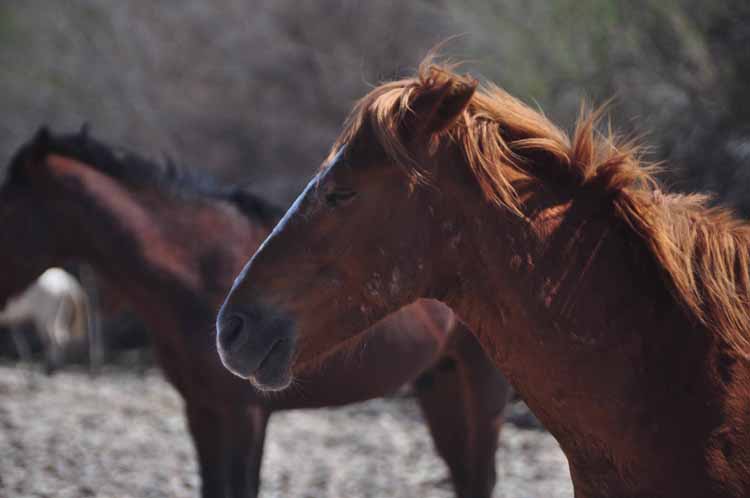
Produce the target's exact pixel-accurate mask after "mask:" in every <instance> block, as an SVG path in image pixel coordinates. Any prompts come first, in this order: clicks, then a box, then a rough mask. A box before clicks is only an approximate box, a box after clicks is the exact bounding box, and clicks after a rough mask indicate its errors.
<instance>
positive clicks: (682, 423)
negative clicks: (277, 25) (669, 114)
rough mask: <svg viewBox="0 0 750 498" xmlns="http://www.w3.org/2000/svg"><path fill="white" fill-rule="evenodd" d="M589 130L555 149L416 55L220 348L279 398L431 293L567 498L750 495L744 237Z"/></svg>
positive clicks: (320, 185) (232, 308) (247, 296)
mask: <svg viewBox="0 0 750 498" xmlns="http://www.w3.org/2000/svg"><path fill="white" fill-rule="evenodd" d="M597 116H598V113H584V114H583V115H582V116H581V118H580V120H579V122H578V125H577V128H576V130H575V133H574V135H573V136H572V137H568V136H567V135H566V134H565V133H563V132H562V131H560V130H559V129H558V128H557V127H555V126H554V125H553V124H552V123H551V122H550V121H548V120H547V119H546V118H545V117H544V116H542V115H541V114H540V113H538V112H536V111H534V110H532V109H531V108H529V107H527V106H526V105H524V104H522V103H520V102H519V101H518V100H516V99H514V98H513V97H511V96H510V95H508V94H507V93H505V92H504V91H502V90H500V89H498V88H497V87H494V86H489V87H488V88H478V84H477V82H476V81H475V80H473V79H471V78H470V77H467V76H464V75H460V74H456V73H455V72H453V70H452V69H451V68H449V67H445V66H440V65H436V64H431V63H430V62H429V61H427V62H425V63H423V64H422V66H421V68H420V71H419V74H418V75H417V76H415V77H413V78H407V79H403V80H400V81H394V82H390V83H385V84H383V85H381V86H378V87H376V88H375V89H373V90H372V91H371V92H370V93H369V94H368V95H367V96H365V97H364V98H363V99H362V100H360V101H359V103H358V104H357V105H356V107H355V108H354V110H353V112H352V114H351V115H350V117H349V119H348V121H347V124H346V125H345V128H344V131H343V133H342V134H341V136H340V138H339V139H338V141H337V142H336V143H335V144H334V146H333V148H332V151H331V154H330V156H329V158H328V159H327V160H326V161H325V163H324V165H323V169H322V170H321V171H320V172H319V173H318V174H317V175H316V176H315V178H314V179H313V180H312V181H311V183H310V185H309V186H308V187H307V189H306V190H305V191H304V192H303V193H302V195H301V196H300V197H299V199H298V200H297V201H296V202H295V203H294V205H293V206H292V208H291V209H290V210H289V211H287V214H286V215H285V216H284V218H283V219H282V221H281V222H280V223H279V224H278V225H277V227H276V228H275V229H274V231H273V232H272V234H271V236H270V237H269V238H268V239H267V240H266V241H265V242H264V244H263V245H262V246H261V248H260V250H259V251H258V252H257V253H255V255H254V256H253V257H252V259H251V260H250V262H249V263H248V265H247V266H246V267H245V268H244V270H243V271H242V273H241V274H240V277H239V279H238V280H237V282H236V284H235V286H234V288H233V290H232V291H231V293H230V294H229V296H228V297H227V299H226V302H225V304H224V306H223V308H222V311H221V313H220V314H219V317H218V327H219V336H220V337H221V336H222V335H223V334H224V331H225V325H226V324H227V323H229V322H228V320H230V319H233V320H235V321H236V320H241V321H242V323H243V324H244V328H243V329H242V331H241V332H237V331H232V336H233V337H234V341H227V342H228V344H227V346H229V347H230V349H229V350H227V351H224V354H229V355H232V356H234V355H236V356H242V357H243V358H244V361H245V362H246V363H247V364H248V369H247V370H248V372H249V374H250V375H251V376H253V377H254V378H255V381H256V383H257V384H258V385H260V386H261V387H265V388H269V389H278V388H280V387H283V386H287V385H289V384H290V382H292V381H293V379H294V378H295V377H296V376H297V375H299V372H301V371H303V370H304V369H305V368H306V367H307V366H308V365H312V364H316V363H318V362H319V361H320V359H321V358H323V357H324V356H325V355H327V354H330V352H331V351H335V350H336V348H339V347H341V344H342V343H344V342H351V341H352V340H356V339H354V338H356V337H357V336H358V334H359V333H360V331H361V330H364V329H366V328H367V327H368V326H370V325H371V324H372V323H374V322H375V321H377V320H379V319H380V318H382V317H383V316H386V315H387V314H388V313H390V312H392V311H393V310H395V309H398V308H399V307H401V306H404V305H407V304H409V303H411V302H414V301H415V300H416V299H419V298H425V297H429V298H435V299H439V300H441V301H443V302H445V303H446V304H448V305H449V306H450V307H451V308H452V309H453V310H455V311H456V313H457V314H458V315H459V316H460V317H461V318H462V319H464V320H466V322H467V323H468V325H469V326H470V329H471V330H472V331H473V332H474V334H475V335H476V337H477V339H478V340H479V341H480V342H481V344H482V346H483V347H484V350H485V351H486V352H487V353H488V354H489V355H490V356H491V358H492V359H493V361H494V363H495V365H497V366H498V367H499V368H500V369H501V370H502V371H503V372H504V373H505V374H506V375H507V376H508V378H509V379H510V380H511V382H512V384H513V385H514V387H515V388H517V390H518V391H519V393H520V395H521V396H522V397H523V398H524V400H525V401H526V402H527V403H528V405H529V406H530V408H531V409H532V411H533V412H534V413H535V414H536V415H537V416H538V417H539V418H540V419H541V421H542V423H543V424H544V425H545V426H546V427H547V428H548V429H549V430H550V431H551V432H552V434H553V435H554V436H555V437H556V438H557V440H558V442H559V443H560V445H561V447H562V449H563V451H564V452H565V454H566V456H567V457H568V460H569V463H570V471H571V476H572V479H573V484H574V488H575V495H576V497H579V498H594V497H596V498H603V497H611V498H636V497H638V498H644V497H654V498H656V497H659V498H678V497H679V498H707V497H721V498H730V497H731V498H739V497H745V496H749V495H750V429H749V428H750V411H748V409H747V406H748V402H750V362H749V361H748V358H749V354H750V306H748V303H749V302H750V256H749V255H750V251H749V249H750V226H748V224H747V223H745V222H742V221H740V220H738V219H736V218H734V217H733V216H732V215H731V214H729V213H728V212H727V211H726V210H723V209H719V208H710V207H707V204H706V200H705V199H704V198H703V197H701V196H696V195H692V196H685V195H675V194H667V193H663V192H661V191H660V190H658V189H657V187H656V179H655V178H654V177H653V176H652V173H651V172H650V171H649V169H648V168H647V167H644V166H642V165H641V163H640V161H639V159H638V152H637V149H636V148H635V147H634V146H632V145H631V144H627V143H625V144H622V143H619V142H618V141H617V139H616V137H614V136H612V135H611V134H609V135H608V134H607V133H601V132H599V131H597V130H596V121H597ZM300 247H304V248H305V250H299V248H300ZM392 282H393V283H394V285H391V283H392ZM300 289H304V292H300ZM321 302H327V303H332V304H330V305H329V306H326V307H321V306H320V303H321ZM272 324H273V326H271V325H272ZM235 341H242V344H240V343H239V342H235ZM220 344H221V341H220Z"/></svg>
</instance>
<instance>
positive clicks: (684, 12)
mask: <svg viewBox="0 0 750 498" xmlns="http://www.w3.org/2000/svg"><path fill="white" fill-rule="evenodd" d="M456 34H458V35H461V36H460V37H458V38H457V39H454V40H453V41H451V42H450V43H448V45H447V47H446V50H445V51H446V52H447V53H448V54H450V55H452V56H454V57H456V58H459V59H463V60H467V61H469V63H468V64H467V66H466V67H467V69H468V70H469V71H470V72H472V74H475V75H477V76H481V77H484V78H486V79H491V80H494V81H497V82H498V83H500V84H501V85H502V86H504V87H506V88H507V89H508V90H509V91H511V92H512V93H514V94H516V95H518V96H520V97H522V98H523V99H525V100H526V101H527V102H531V103H534V104H536V105H539V106H540V107H541V108H542V109H544V111H545V112H546V113H547V114H548V115H550V116H551V117H552V118H553V119H554V120H556V121H558V122H559V123H561V124H563V125H564V126H570V124H571V123H572V121H573V119H574V117H575V114H576V112H577V109H578V106H579V103H580V100H581V98H583V97H587V98H588V99H589V100H592V101H594V102H599V103H601V102H603V101H604V100H606V99H607V98H609V97H611V96H615V97H616V100H615V103H614V107H613V108H612V117H613V121H614V122H615V123H616V125H617V126H618V127H619V128H620V129H622V130H624V131H626V132H629V133H636V134H638V135H642V134H644V133H645V139H644V140H645V142H646V143H648V144H650V145H652V146H653V152H652V156H653V157H652V158H653V159H659V160H661V159H668V160H669V161H670V163H669V164H670V166H669V170H668V172H667V180H668V181H669V182H670V183H672V184H673V185H675V186H676V187H679V188H682V189H688V190H705V189H711V190H713V191H715V192H717V193H718V194H719V195H720V197H721V198H722V199H726V200H728V201H729V202H732V203H734V204H735V205H737V206H738V207H739V208H740V209H742V210H743V211H744V212H745V214H750V195H748V192H750V168H749V166H748V165H750V98H748V96H747V92H748V90H749V89H750V2H747V0H718V1H708V0H703V1H700V0H630V1H627V2H626V1H615V0H556V1H547V0H412V1H408V2H407V1H402V0H377V1H375V0H318V1H312V0H213V1H211V2H206V1H203V0H161V1H159V2H142V1H136V0H121V1H119V2H102V1H96V0H66V1H58V2H50V1H48V0H4V1H3V2H2V3H0V68H2V72H0V114H1V115H2V120H0V161H1V162H3V163H4V162H5V161H7V159H8V157H9V156H10V155H11V154H12V152H13V150H14V149H15V148H16V147H18V146H19V145H20V144H21V143H22V142H23V141H25V140H27V139H28V138H29V137H30V136H31V135H32V133H33V131H34V130H35V129H36V128H37V127H38V126H39V125H41V124H43V123H46V124H49V125H51V126H52V127H53V129H55V130H57V131H69V130H72V129H77V128H78V127H79V126H80V125H81V124H82V123H84V122H89V123H90V124H91V125H92V130H93V133H94V134H96V135H97V136H99V137H102V138H104V139H107V140H111V141H114V142H115V143H120V144H124V145H127V146H129V147H131V148H134V149H135V150H138V151H142V152H146V153H149V154H151V155H159V154H168V155H170V156H173V157H174V158H176V159H177V161H178V162H181V163H183V164H186V165H188V166H190V167H196V168H206V169H210V170H211V173H212V174H214V175H216V176H217V177H218V178H219V179H220V181H223V182H230V181H231V182H243V183H245V182H246V183H249V184H250V185H251V186H252V188H254V189H256V190H257V191H258V192H259V193H262V194H263V195H265V196H266V197H269V198H272V199H274V200H276V201H278V202H280V203H287V202H289V201H290V200H291V198H292V197H293V196H294V195H295V193H296V192H297V191H298V190H299V189H300V188H301V186H302V185H303V184H304V183H305V179H306V178H307V177H308V176H309V175H310V174H311V172H312V171H314V169H315V168H316V167H317V165H318V163H319V161H320V160H321V158H322V157H323V156H324V153H325V151H326V149H327V147H328V146H329V144H330V143H331V141H332V140H333V139H334V137H335V136H336V134H337V131H338V129H339V126H340V124H341V122H342V120H343V118H344V116H345V115H346V112H347V111H348V110H349V109H350V107H351V105H352V103H353V101H354V100H355V99H356V98H357V97H359V96H361V95H362V94H363V93H364V92H365V91H367V89H368V87H369V86H370V85H372V84H375V83H377V82H378V81H380V80H383V79H386V78H391V77H393V76H397V75H399V74H403V73H405V72H409V71H411V70H413V69H414V67H415V66H416V65H417V63H418V62H419V60H420V58H421V57H422V56H423V55H424V54H425V53H426V52H427V50H428V49H429V48H430V47H432V46H433V45H434V44H435V43H437V42H440V41H442V40H445V39H446V38H448V37H449V36H452V35H456Z"/></svg>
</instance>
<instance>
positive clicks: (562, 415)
mask: <svg viewBox="0 0 750 498" xmlns="http://www.w3.org/2000/svg"><path fill="white" fill-rule="evenodd" d="M537 206H539V207H537V208H535V209H529V211H528V214H529V217H530V221H529V222H526V221H520V220H517V221H516V222H509V221H508V220H509V219H510V218H509V217H508V216H502V215H498V212H497V210H496V208H494V207H489V206H488V205H487V204H486V203H482V205H481V208H479V209H477V211H476V212H473V213H470V214H469V216H467V217H466V219H467V220H468V221H467V223H466V224H465V226H466V227H467V229H466V230H465V232H466V233H464V237H463V238H462V240H464V243H463V245H462V247H460V248H459V250H458V251H456V253H457V254H460V257H461V260H460V261H459V262H456V263H455V266H454V267H456V268H458V274H459V275H460V276H461V277H460V278H459V285H458V287H457V289H458V290H457V291H456V292H453V293H449V295H448V297H447V299H446V301H447V302H448V304H449V305H450V306H451V307H453V308H454V310H455V311H456V312H457V313H458V315H459V316H461V317H462V318H463V319H464V320H465V321H467V323H468V324H469V325H470V327H471V328H472V329H473V330H474V331H475V333H476V334H477V336H478V338H479V340H480V342H481V343H482V345H483V347H484V348H485V350H486V351H487V352H488V353H489V354H490V355H491V356H492V358H493V359H494V361H495V362H496V364H497V365H498V366H500V367H501V369H502V370H503V372H504V373H505V374H506V375H507V376H508V378H509V379H510V380H511V382H512V383H513V384H514V386H515V387H516V388H517V389H518V390H519V392H520V393H521V394H522V396H523V397H524V399H525V400H526V401H527V403H528V404H529V405H530V407H531V408H532V410H533V411H534V412H535V413H536V414H537V416H539V418H540V419H541V420H542V421H543V423H544V424H545V425H546V426H547V427H548V429H550V430H551V431H552V432H553V434H555V435H556V436H557V438H558V440H559V442H560V443H561V445H562V446H563V449H565V450H566V454H567V455H568V457H569V458H570V459H571V462H573V461H574V460H578V461H579V463H580V462H581V461H583V462H585V463H584V464H581V465H585V464H594V463H595V462H592V461H590V459H594V458H598V457H597V456H595V455H605V454H608V455H610V456H612V455H614V456H615V457H617V458H622V459H623V462H624V463H625V464H627V458H626V457H625V456H624V455H633V454H638V453H628V452H629V450H630V449H631V448H630V445H632V444H634V443H637V444H642V445H644V447H647V446H648V444H650V443H654V440H653V439H649V438H650V436H649V435H648V434H644V432H643V431H648V430H651V429H652V428H653V427H654V425H655V424H661V423H662V422H664V423H667V420H668V419H669V418H670V417H671V418H672V419H674V417H680V416H681V415H680V411H681V410H684V411H683V412H682V413H688V412H690V410H691V408H690V403H693V402H695V399H694V398H691V397H690V396H685V397H680V396H676V397H675V398H674V399H673V403H672V406H670V407H669V408H667V411H664V412H661V413H660V414H653V413H652V415H653V419H652V420H651V422H650V423H649V424H643V421H644V415H645V414H647V413H649V411H651V412H653V405H652V403H653V402H654V401H655V400H654V398H651V397H650V395H642V396H640V397H639V396H638V394H639V392H641V391H647V392H652V393H659V394H658V395H656V396H659V395H662V396H666V397H668V396H671V395H672V393H673V391H674V385H677V384H679V385H692V386H693V387H695V386H699V387H697V388H696V389H697V390H700V389H707V390H710V389H711V387H710V386H707V385H704V384H705V382H704V379H702V378H701V375H702V374H701V373H700V372H701V371H702V369H703V366H704V365H706V351H707V350H708V349H709V348H710V347H711V344H710V342H711V339H710V337H709V335H708V334H705V333H703V332H704V331H696V330H695V328H696V326H695V325H693V324H691V323H690V322H689V321H688V320H686V318H685V316H684V314H683V312H682V311H681V309H679V307H678V306H676V305H675V302H674V301H673V299H672V297H671V296H670V294H669V293H668V291H667V290H666V288H665V286H664V284H663V283H662V279H661V277H660V275H659V269H658V268H656V266H655V263H654V262H653V259H652V258H651V257H650V255H649V254H648V252H647V251H646V249H645V245H644V244H639V243H638V241H637V239H636V238H635V234H633V233H632V231H631V230H630V229H628V228H627V227H625V226H624V224H623V223H620V222H618V221H617V220H616V219H614V218H613V217H612V216H610V215H609V214H608V212H607V210H603V209H601V207H600V206H597V205H591V204H585V203H580V202H579V203H575V202H549V203H544V202H539V203H537ZM598 213H605V214H598ZM677 336H679V337H677ZM676 344H679V346H677V347H676V346H675V345H676ZM688 365H689V367H688ZM647 372H652V374H653V373H658V374H657V375H656V376H655V377H654V378H649V385H647V386H646V385H644V384H643V380H644V379H645V378H647V374H646V373H647ZM696 392H697V391H696ZM668 410H671V411H668ZM660 417H663V419H662V418H660ZM664 434H665V433H662V436H664ZM641 436H642V437H641ZM654 444H656V443H654ZM654 454H658V452H656V451H655V452H654Z"/></svg>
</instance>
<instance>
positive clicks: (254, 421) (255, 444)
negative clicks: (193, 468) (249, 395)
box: [226, 407, 270, 498]
mask: <svg viewBox="0 0 750 498" xmlns="http://www.w3.org/2000/svg"><path fill="white" fill-rule="evenodd" d="M269 415H270V412H269V411H268V410H267V409H265V408H262V407H253V408H250V409H243V411H242V416H241V417H235V418H234V421H235V422H234V423H232V424H229V425H228V426H227V427H226V429H227V430H228V431H229V433H227V434H226V438H227V441H230V443H229V444H228V447H227V451H228V454H229V462H228V466H229V469H228V470H229V487H230V489H229V494H228V496H230V497H231V498H256V497H257V496H258V493H259V492H260V467H261V463H262V458H263V444H264V442H265V438H266V427H267V425H268V418H269Z"/></svg>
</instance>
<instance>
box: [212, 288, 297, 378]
mask: <svg viewBox="0 0 750 498" xmlns="http://www.w3.org/2000/svg"><path fill="white" fill-rule="evenodd" d="M216 332H217V333H216V347H217V349H218V351H219V357H220V358H221V362H222V363H223V364H224V366H225V367H226V368H227V369H228V370H229V371H230V372H232V373H233V374H235V375H237V376H239V377H242V378H244V379H248V380H250V382H252V383H253V384H254V385H255V386H256V387H257V388H258V389H260V390H263V391H279V390H282V389H284V388H286V387H288V386H289V384H291V381H292V373H291V363H292V357H293V354H294V349H295V340H294V336H295V334H294V324H293V321H292V320H291V319H289V318H288V317H286V316H285V315H284V314H282V313H279V312H277V311H275V310H273V309H270V308H268V307H266V306H262V305H242V306H239V305H234V304H231V303H230V302H227V303H225V304H224V306H223V307H222V309H221V311H220V312H219V316H218V318H217V320H216Z"/></svg>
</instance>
